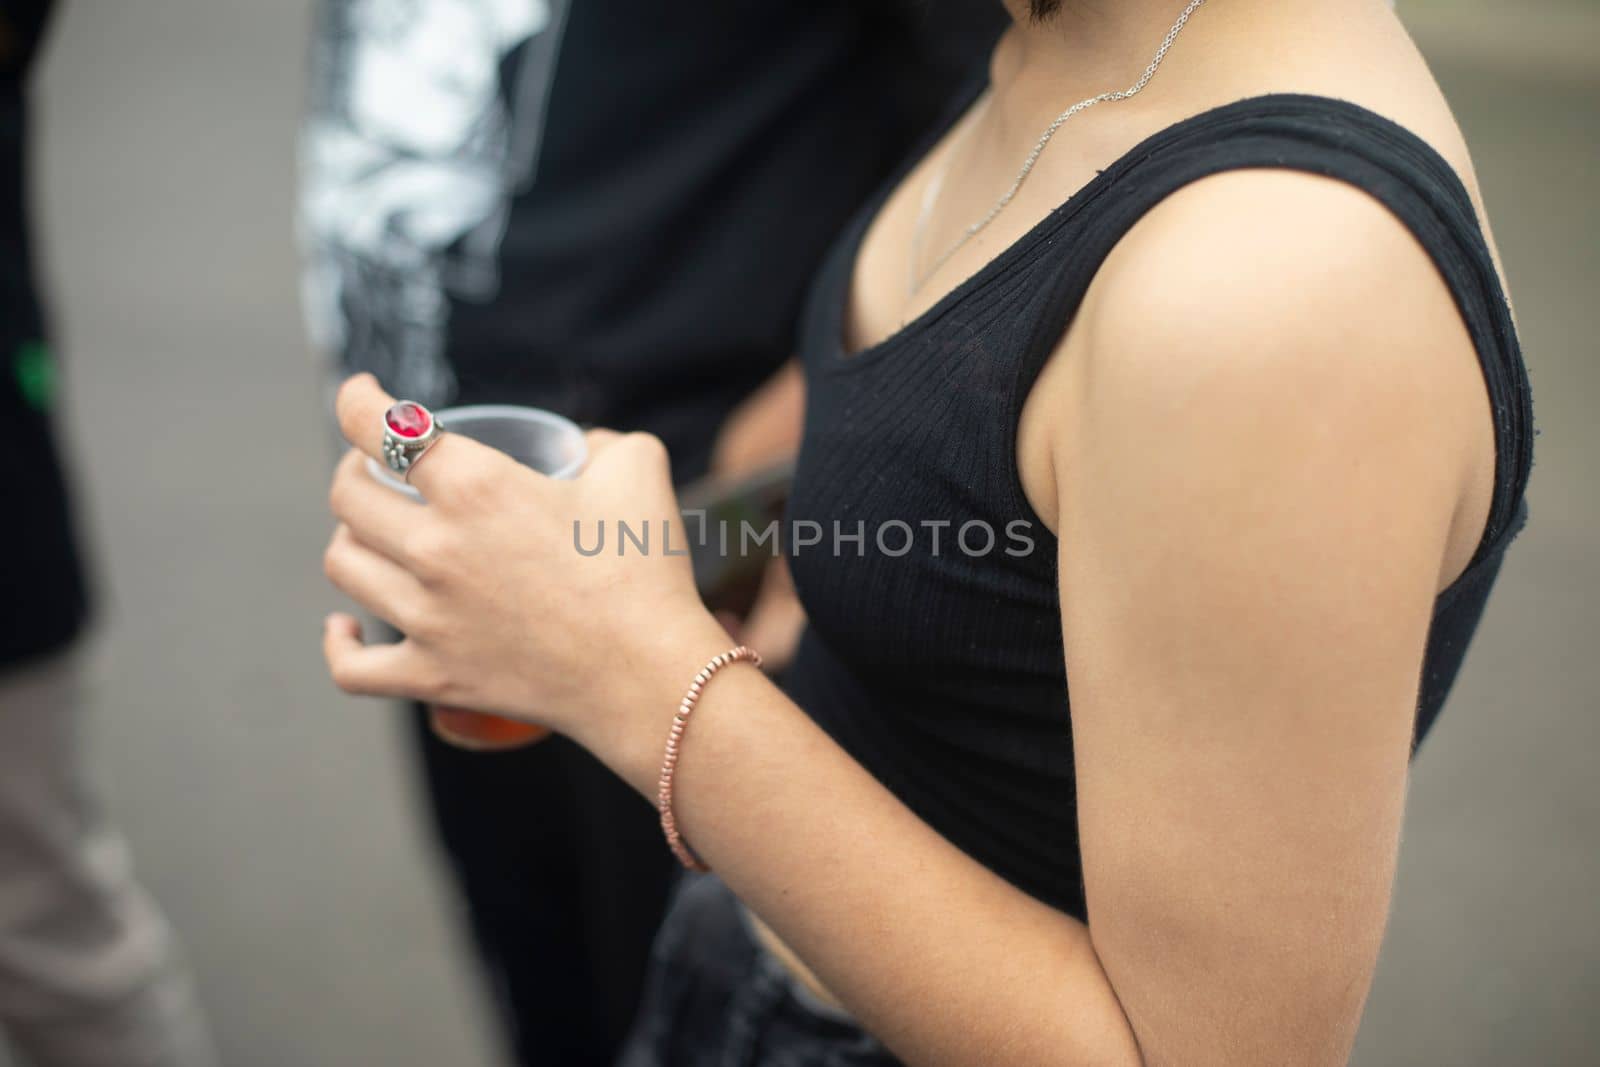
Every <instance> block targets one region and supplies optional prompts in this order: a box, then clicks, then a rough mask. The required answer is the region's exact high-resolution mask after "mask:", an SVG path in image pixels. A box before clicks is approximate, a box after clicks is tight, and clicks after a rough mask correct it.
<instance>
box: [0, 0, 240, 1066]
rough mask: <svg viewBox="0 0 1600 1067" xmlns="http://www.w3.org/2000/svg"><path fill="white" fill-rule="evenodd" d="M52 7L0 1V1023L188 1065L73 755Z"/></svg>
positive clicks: (188, 1009) (108, 1051) (163, 954)
mask: <svg viewBox="0 0 1600 1067" xmlns="http://www.w3.org/2000/svg"><path fill="white" fill-rule="evenodd" d="M50 7H51V4H50V3H49V2H48V0H33V2H30V0H20V2H18V0H9V2H8V3H7V4H6V5H5V6H4V8H3V9H0V360H3V363H0V371H3V373H0V485H3V487H4V488H3V493H4V500H5V513H4V522H3V523H0V600H3V606H0V1032H3V1034H4V1036H5V1037H6V1038H7V1039H9V1040H10V1042H11V1043H12V1044H13V1045H15V1046H16V1047H17V1048H18V1049H20V1050H21V1052H22V1053H23V1054H24V1055H25V1056H26V1057H27V1058H28V1061H29V1062H30V1063H33V1064H37V1065H38V1067H203V1065H208V1064H211V1063H213V1062H214V1057H213V1055H212V1052H211V1049H210V1044H209V1039H208V1038H207V1035H206V1032H205V1028H204V1025H203V1023H202V1020H201V1018H200V1012H199V1008H198V1005H197V1003H196V1000H195V997H194V993H193V990H192V986H191V982H190V979H189V976H188V974H187V972H186V970H185V968H184V966H183V964H182V962H181V960H180V958H179V954H178V951H177V947H176V945H175V943H174V940H173V937H172V933H171V931H170V930H169V928H168V926H167V924H166V922H165V920H164V919H163V918H162V916H161V914H160V913H159V912H158V911H157V910H156V907H155V905H154V904H153V903H152V902H151V901H150V899H149V898H148V897H147V896H146V895H145V893H144V892H143V890H142V889H141V888H140V887H139V885H138V884H137V883H136V882H135V880H134V876H133V871H132V867H131V865H130V861H129V856H128V850H127V846H126V844H125V843H124V841H123V839H122V838H121V836H120V835H119V834H118V833H117V832H116V830H115V829H114V828H113V827H112V825H111V824H110V822H109V821H108V820H107V818H106V816H105V813H104V812H103V811H102V810H101V809H100V808H99V807H98V805H97V804H96V803H95V800H94V798H93V791H92V789H91V788H90V787H89V784H88V782H87V781H86V780H85V775H84V770H83V765H82V759H81V753H80V736H79V735H80V731H81V729H82V727H83V714H82V713H83V707H82V704H81V702H80V692H79V690H80V662H79V653H77V652H75V651H74V649H75V646H76V645H77V643H78V641H79V639H80V632H81V631H82V629H83V627H84V624H85V621H86V615H87V605H88V600H87V596H86V593H85V580H84V569H83V566H82V563H81V561H80V559H79V555H78V551H77V548H76V544H77V541H76V537H75V534H74V529H73V521H72V516H71V513H70V509H69V504H68V494H67V488H66V484H65V478H64V474H63V470H62V463H61V457H60V455H59V454H58V452H57V449H56V445H55V441H54V438H53V434H52V427H51V406H52V400H53V394H54V383H55V365H54V361H53V355H52V352H51V348H50V344H49V340H48V336H47V335H48V331H47V330H46V328H45V314H44V312H43V309H42V308H41V306H40V298H39V295H38V292H37V289H36V285H35V281H34V275H33V264H32V256H31V249H30V246H29V237H28V209H27V191H26V184H27V183H26V158H27V147H28V139H29V131H28V123H27V99H26V95H27V92H26V90H27V85H26V82H27V78H28V72H29V68H30V66H31V64H32V62H33V59H34V57H35V55H36V54H37V52H38V49H39V45H40V41H41V39H42V37H43V35H44V31H45V27H46V24H47V22H48V18H49V13H50Z"/></svg>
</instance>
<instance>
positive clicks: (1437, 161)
mask: <svg viewBox="0 0 1600 1067" xmlns="http://www.w3.org/2000/svg"><path fill="white" fill-rule="evenodd" d="M1259 167H1274V168H1288V169H1292V170H1300V171H1309V172H1312V173H1315V174H1320V175H1325V176H1328V177H1331V178H1335V179H1338V180H1341V181H1344V182H1346V183H1349V184H1350V185H1353V186H1355V187H1357V188H1359V189H1362V190H1364V191H1366V192H1367V193H1368V194H1370V195H1371V196H1373V197H1375V198H1376V199H1377V200H1379V201H1380V202H1382V203H1383V204H1384V205H1385V206H1386V207H1387V208H1388V209H1389V210H1390V211H1391V212H1393V214H1394V215H1395V216H1396V217H1397V218H1399V219H1400V221H1401V222H1403V223H1404V224H1405V225H1406V226H1407V227H1408V228H1409V229H1410V230H1411V232H1412V233H1413V234H1415V236H1416V238H1417V240H1418V241H1419V242H1420V243H1421V245H1422V247H1423V248H1425V249H1426V250H1427V251H1428V253H1429V254H1430V255H1431V256H1432V258H1433V260H1434V262H1435V264H1436V265H1437V266H1438V269H1439V271H1440V273H1441V275H1442V276H1443V277H1444V279H1445V280H1446V282H1447V283H1448V285H1449V288H1450V290H1451V292H1452V293H1453V294H1454V297H1455V300H1456V303H1457V305H1458V307H1459V309H1460V312H1461V316H1462V318H1463V320H1464V321H1465V323H1466V325H1467V327H1468V329H1469V330H1470V333H1471V336H1472V340H1473V343H1474V345H1475V347H1476V349H1477V353H1478V357H1479V361H1480V363H1481V364H1482V368H1483V373H1484V378H1485V380H1486V382H1487V384H1488V392H1489V399H1490V401H1491V404H1492V408H1493V416H1494V430H1495V446H1496V457H1497V461H1496V472H1495V487H1494V499H1493V505H1492V509H1491V512H1490V515H1489V518H1488V521H1487V523H1486V526H1485V529H1484V532H1483V537H1482V540H1481V542H1480V544H1479V546H1478V549H1477V551H1476V553H1475V554H1474V556H1473V559H1472V561H1471V565H1470V566H1469V567H1468V569H1467V570H1466V571H1465V572H1464V573H1463V574H1462V575H1461V577H1460V578H1459V579H1458V580H1457V581H1455V582H1454V583H1453V584H1451V586H1450V587H1449V588H1448V589H1446V590H1445V591H1444V592H1443V593H1441V594H1440V596H1439V597H1438V600H1437V602H1436V606H1435V609H1434V616H1433V623H1432V627H1431V630H1430V633H1429V639H1428V643H1427V653H1426V659H1425V661H1424V666H1423V673H1422V676H1421V679H1420V682H1421V684H1420V692H1419V700H1418V706H1417V720H1416V731H1415V736H1416V737H1417V739H1419V740H1420V739H1421V737H1422V735H1423V734H1424V733H1425V732H1426V731H1427V729H1428V727H1429V726H1430V725H1431V724H1432V722H1433V720H1434V717H1435V716H1436V715H1437V714H1438V712H1439V708H1440V706H1441V704H1442V703H1443V701H1444V698H1445V695H1446V693H1447V692H1448V691H1449V689H1450V686H1451V683H1452V682H1453V681H1454V679H1455V676H1456V671H1457V669H1458V668H1459V667H1460V665H1461V660H1462V656H1463V654H1464V653H1465V651H1466V647H1467V643H1468V640H1469V639H1470V638H1471V636H1472V633H1473V630H1474V629H1475V628H1476V626H1477V623H1478V619H1479V617H1480V616H1481V614H1482V612H1483V608H1484V603H1485V600H1486V598H1487V596H1488V593H1489V589H1490V587H1491V585H1492V584H1493V583H1494V580H1495V577H1496V574H1497V573H1498V571H1499V567H1500V562H1501V558H1502V555H1503V553H1504V552H1505V549H1506V546H1507V545H1508V543H1509V542H1510V541H1511V539H1512V538H1513V537H1514V536H1515V535H1516V533H1517V531H1518V530H1520V529H1521V527H1522V524H1523V523H1524V522H1525V521H1526V517H1527V510H1526V504H1525V502H1524V499H1523V492H1524V487H1525V486H1526V483H1527V480H1528V473H1529V469H1530V466H1531V463H1532V436H1533V415H1532V406H1531V400H1530V395H1529V387H1528V378H1527V372H1526V370H1525V368H1524V366H1523V362H1522V357H1521V353H1520V350H1519V348H1518V345H1517V340H1516V336H1515V333H1514V331H1513V327H1512V322H1511V316H1510V313H1509V309H1508V307H1507V304H1506V300H1505V296H1504V294H1503V293H1502V291H1501V288H1500V283H1499V279H1498V277H1497V275H1496V273H1495V270H1494V266H1493V262H1492V260H1491V258H1490V255H1489V251H1488V247H1487V243H1486V241H1485V239H1484V236H1483V234H1482V231H1481V229H1480V227H1479V225H1478V221H1477V217H1476V215H1475V213H1474V211H1473V206H1472V202H1471V200H1470V198H1469V196H1468V194H1467V191H1466V189H1465V188H1464V187H1463V185H1462V183H1461V181H1460V179H1459V178H1458V177H1457V175H1456V174H1455V172H1454V171H1453V170H1452V169H1451V168H1450V166H1449V164H1448V163H1446V162H1445V161H1444V159H1442V158H1441V157H1440V156H1439V155H1438V153H1437V152H1435V151H1434V150H1433V149H1432V148H1430V147H1429V146H1428V145H1427V144H1426V143H1425V142H1423V141H1422V140H1421V139H1419V138H1418V137H1417V136H1415V135H1414V134H1412V133H1410V132H1408V131H1407V130H1405V129H1404V128H1402V127H1400V126H1398V125H1396V124H1395V123H1393V122H1390V121H1388V120H1387V119H1384V118H1382V117H1380V116H1378V115H1376V114H1374V113H1372V112H1370V111H1367V110H1365V109H1363V108H1360V107H1357V106H1356V105H1353V104H1349V103H1344V102H1341V101H1337V100H1332V99H1328V98H1323V97H1311V96H1298V95H1274V96H1264V97H1259V98H1255V99H1250V100H1244V101H1241V102H1238V103H1235V104H1230V105H1227V106H1224V107H1220V108H1217V109H1216V110H1213V111H1209V112H1206V113H1204V114H1202V115H1199V116H1196V117H1194V118H1191V119H1187V120H1185V121H1183V122H1180V123H1178V124H1177V125H1174V126H1171V127H1169V128H1167V129H1166V130H1163V131H1161V132H1160V133H1157V134H1156V135H1154V136H1153V137H1150V138H1149V139H1147V140H1145V141H1144V142H1143V143H1141V144H1140V145H1138V146H1137V147H1136V148H1134V149H1133V150H1131V151H1130V152H1128V153H1127V154H1126V155H1124V156H1123V157H1122V158H1120V159H1118V160H1117V161H1116V162H1115V163H1113V164H1111V165H1110V166H1109V167H1108V168H1106V169H1105V170H1104V171H1102V172H1101V173H1099V174H1098V175H1097V176H1096V177H1095V178H1094V179H1092V180H1091V181H1090V182H1089V183H1088V184H1087V185H1086V186H1085V187H1084V188H1083V189H1082V190H1081V191H1080V192H1078V193H1077V194H1075V195H1074V196H1072V198H1071V199H1069V200H1068V201H1067V202H1066V203H1065V204H1063V205H1062V206H1061V207H1059V208H1057V209H1056V210H1055V211H1054V212H1052V213H1051V214H1050V215H1049V216H1047V217H1046V218H1045V219H1044V220H1043V221H1041V222H1040V223H1039V224H1038V225H1037V226H1035V227H1034V228H1033V229H1032V230H1031V231H1030V232H1029V233H1028V234H1027V235H1025V236H1024V237H1023V238H1022V239H1021V240H1019V241H1018V242H1017V243H1016V244H1014V245H1012V246H1011V247H1010V248H1008V249H1007V250H1006V251H1004V252H1002V253H1001V254H1000V255H999V256H998V257H997V258H995V259H994V260H993V261H991V262H990V263H989V264H988V265H987V266H985V267H984V268H983V269H982V270H980V271H979V272H978V273H977V274H976V275H974V276H973V277H972V278H970V279H968V280H967V281H966V282H964V283H963V284H961V285H960V286H958V287H957V288H956V289H955V290H954V291H953V292H951V293H950V294H949V295H948V296H946V297H945V298H944V299H942V300H940V301H939V302H938V303H937V304H936V305H935V306H934V307H933V308H932V309H930V310H929V311H928V312H927V313H925V314H923V315H921V316H920V317H918V318H917V319H915V320H914V321H912V322H911V323H910V324H909V325H908V326H906V327H905V328H904V329H902V330H900V331H899V332H898V333H896V334H894V335H893V336H891V337H890V338H888V339H887V340H885V341H884V342H882V343H881V344H878V345H875V346H873V347H872V348H869V349H867V350H865V351H862V352H859V353H856V354H853V355H851V354H847V353H846V352H845V350H844V348H843V342H842V338H843V330H844V325H845V322H844V312H845V307H846V301H847V298H848V290H849V284H850V277H851V273H852V270H853V267H854V263H855V259H856V252H857V250H858V247H859V245H860V242H861V240H862V237H863V234H864V232H865V230H866V228H867V225H868V223H869V222H870V221H871V219H872V217H873V215H875V214H876V212H877V210H878V209H879V208H880V207H881V205H882V202H883V200H884V199H885V198H886V197H887V195H888V192H889V191H890V190H892V188H893V184H892V183H891V185H890V186H888V188H886V189H885V191H884V193H883V195H882V196H880V197H879V198H878V200H877V201H876V202H874V203H872V204H869V205H868V206H867V207H866V208H865V209H864V210H863V212H862V213H861V214H860V216H859V217H858V218H857V219H856V220H855V222H854V223H853V224H852V225H851V227H850V228H849V229H848V230H846V232H845V233H844V234H843V235H842V236H841V238H840V239H839V241H838V243H837V244H836V246H835V247H834V249H833V250H832V253H831V254H830V256H829V257H828V259H827V260H826V262H825V263H824V266H823V267H822V270H821V272H820V274H819V276H818V278H817V281H816V284H815V286H814V289H813V291H812V296H811V302H810V307H809V309H808V312H807V314H806V316H805V319H804V320H803V334H802V338H801V351H802V355H803V359H804V362H805V366H806V378H807V383H808V387H809V394H808V402H807V414H806V430H805V439H804V443H803V445H802V448H801V454H800V462H799V469H798V471H797V473H796V479H795V485H794V492H793V496H792V499H791V503H790V510H789V523H788V524H787V525H786V529H790V530H792V531H793V543H792V545H791V551H792V558H791V564H792V566H793V570H794V577H795V583H796V586H797V588H798V591H799V594H800V597H801V600H802V602H803V603H804V605H805V609H806V611H807V613H808V615H809V617H810V627H809V628H808V630H807V632H806V635H805V636H804V638H803V639H802V642H801V647H800V651H799V654H798V657H797V659H796V661H795V663H794V665H793V667H792V669H791V671H790V672H789V676H788V679H787V683H786V684H787V686H788V689H789V692H790V695H791V696H792V697H793V698H794V699H795V700H796V701H797V702H798V703H799V705H800V706H801V707H802V708H804V709H805V710H806V711H807V712H808V713H809V714H810V715H811V716H812V717H813V718H814V719H815V720H816V721H817V722H818V723H819V724H820V725H821V726H822V727H823V728H824V729H825V730H826V731H827V732H828V733H829V734H830V735H832V736H833V737H834V738H835V740H837V741H838V742H839V744H841V745H842V746H843V747H844V748H845V749H846V750H847V751H848V752H849V753H850V754H851V755H852V756H853V757H854V758H856V759H857V760H858V761H860V762H861V763H862V764H863V765H864V766H865V767H866V768H867V770H869V771H870V772H871V773H872V774H873V775H875V776H876V777H877V778H878V779H879V780H880V781H882V782H883V783H884V784H885V785H886V786H887V787H888V788H889V789H890V790H891V791H893V792H894V793H895V794H896V795H897V796H898V797H899V798H900V799H901V800H902V801H903V802H905V803H906V804H907V805H908V806H910V807H911V808H912V810H914V811H915V812H916V813H917V814H918V815H919V816H920V817H921V818H922V819H923V820H925V821H926V822H928V823H929V824H930V825H931V826H933V827H934V828H935V829H936V830H938V831H939V832H940V833H941V834H943V835H944V836H945V837H946V838H947V839H949V840H950V841H951V842H952V843H954V844H955V845H956V846H958V847H959V848H961V849H963V850H964V851H966V852H967V853H968V854H969V855H971V856H973V857H974V858H975V859H977V860H978V861H980V862H982V863H984V864H985V865H987V866H988V867H990V868H991V869H992V870H994V871H996V872H997V873H999V874H1000V875H1002V876H1003V877H1005V878H1007V879H1008V880H1010V881H1011V882H1012V883H1014V884H1015V885H1017V886H1018V887H1020V888H1022V889H1024V890H1026V891H1027V892H1029V893H1032V894H1033V895H1035V896H1036V897H1038V898H1040V899H1042V900H1044V901H1046V902H1047V903H1049V904H1051V905H1053V906H1055V907H1057V908H1060V909H1061V910H1063V911H1066V912H1068V913H1070V914H1073V915H1076V916H1078V917H1079V918H1083V917H1084V916H1085V904H1084V895H1083V871H1082V864H1081V858H1080V855H1079V849H1078V829H1077V812H1076V787H1075V779H1074V771H1073V754H1072V734H1071V726H1070V718H1069V716H1070V708H1069V701H1068V690H1069V680H1068V678H1067V674H1066V670H1065V664H1064V659H1063V651H1062V637H1061V621H1060V607H1059V599H1058V587H1057V584H1056V583H1057V573H1056V571H1057V567H1056V542H1055V539H1054V537H1053V536H1052V535H1051V534H1050V532H1049V530H1048V529H1047V528H1046V527H1045V526H1044V525H1043V523H1042V522H1041V521H1040V520H1039V519H1038V517H1037V516H1036V515H1035V513H1034V511H1033V509H1032V507H1031V506H1030V505H1029V504H1028V502H1027V500H1026V498H1025V496H1024V495H1023V491H1022V486H1021V482H1020V480H1019V477H1018V472H1017V464H1016V437H1017V424H1018V420H1019V417H1020V415H1021V410H1022V404H1023V401H1024V399H1025V398H1026V397H1027V395H1028V392H1029V390H1030V389H1031V387H1032V386H1033V383H1034V381H1035V380H1036V379H1037V377H1038V375H1039V372H1040V370H1041V368H1042V367H1043V366H1044V363H1045V361H1046V359H1047V358H1048V356H1049V355H1050V353H1051V352H1052V350H1053V349H1054V348H1055V347H1056V345H1057V343H1058V342H1059V340H1060V338H1061V336H1062V334H1063V333H1064V331H1065V329H1066V327H1067V324H1068V323H1069V322H1070V321H1071V319H1072V317H1073V315H1074V313H1075V312H1076V311H1077V309H1078V306H1079V304H1080V303H1081V301H1082V300H1083V296H1084V292H1085V291H1086V290H1087V288H1088V286H1089V283H1090V281H1091V280H1092V279H1093V277H1094V275H1095V273H1096V271H1097V270H1098V269H1099V267H1100V265H1101V263H1102V262H1103V261H1104V260H1105V258H1106V256H1107V254H1108V253H1109V252H1110V251H1111V250H1112V248H1113V247H1114V246H1115V245H1116V244H1117V242H1118V241H1119V240H1120V239H1121V238H1122V237H1123V236H1124V235H1125V234H1126V233H1127V232H1128V231H1129V229H1130V228H1131V227H1132V226H1133V225H1134V224H1135V223H1136V222H1138V221H1139V220H1140V218H1142V217H1143V216H1144V215H1145V213H1146V212H1148V211H1150V210H1151V208H1153V207H1154V206H1155V205H1156V204H1158V203H1159V202H1160V201H1161V200H1163V199H1164V198H1165V197H1167V196H1169V195H1171V194H1172V193H1173V192H1175V191H1176V190H1178V189H1180V188H1182V187H1183V186H1185V185H1188V184H1189V183H1191V182H1194V181H1196V180H1197V179H1200V178H1202V177H1205V176H1207V175H1210V174H1215V173H1217V172H1219V171H1227V170H1236V169H1243V168H1259ZM922 520H948V521H949V525H948V526H943V527H937V526H923V525H921V521H922ZM1017 520H1025V521H1026V522H1028V523H1030V524H1031V529H1030V530H1028V531H1027V532H1026V536H1027V537H1028V538H1031V539H1032V540H1033V541H1034V542H1035V543H1034V545H1033V550H1032V551H1031V552H1028V551H1025V549H1026V546H1025V545H1024V544H1023V543H1022V540H1021V539H1020V537H1016V536H1013V534H1018V533H1021V532H1022V531H1020V530H1019V529H1018V528H1014V527H1012V526H1011V524H1013V523H1014V522H1016V521H1017ZM897 523H905V524H907V526H906V527H902V526H900V525H898V524H897ZM971 523H981V525H971V526H968V524H971ZM813 524H814V525H813ZM964 526H968V528H967V531H966V532H967V538H966V541H965V543H964V544H963V543H958V538H959V537H960V535H961V533H962V528H963V527H964ZM985 531H989V533H986V532H985ZM934 536H938V537H940V538H941V541H940V544H939V546H938V547H939V551H938V552H937V553H935V552H934V551H933V543H932V539H933V537H934ZM990 536H993V537H994V539H995V541H996V543H995V545H994V547H993V548H991V549H988V550H987V551H985V548H986V541H987V540H988V538H989V537H990ZM818 537H821V539H822V544H821V545H817V546H814V547H812V546H808V545H806V544H805V543H804V542H806V541H811V540H815V539H816V538H818ZM908 544H909V545H910V546H911V548H910V550H909V551H904V549H905V548H906V546H907V545H908ZM1008 549H1009V550H1010V553H1008V551H1007V550H1008Z"/></svg>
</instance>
